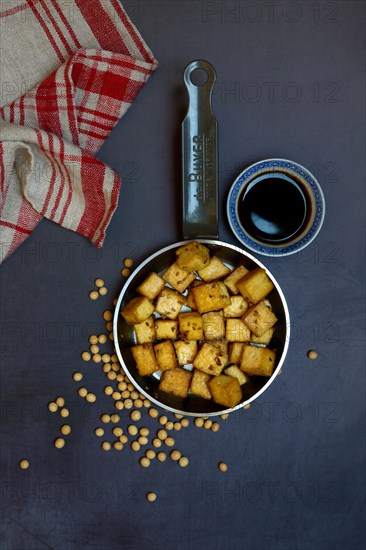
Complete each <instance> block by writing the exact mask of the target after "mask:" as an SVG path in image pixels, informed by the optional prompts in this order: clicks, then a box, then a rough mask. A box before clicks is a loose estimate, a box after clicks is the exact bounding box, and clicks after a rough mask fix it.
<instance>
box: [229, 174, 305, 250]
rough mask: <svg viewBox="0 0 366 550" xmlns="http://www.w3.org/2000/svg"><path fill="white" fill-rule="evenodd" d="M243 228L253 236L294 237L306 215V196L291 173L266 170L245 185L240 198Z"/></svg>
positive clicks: (268, 238)
mask: <svg viewBox="0 0 366 550" xmlns="http://www.w3.org/2000/svg"><path fill="white" fill-rule="evenodd" d="M238 215H239V219H240V223H241V225H242V227H243V229H244V230H245V231H246V232H247V233H248V234H249V235H251V236H252V237H254V238H256V239H258V240H261V241H265V242H269V243H276V242H281V241H285V240H287V239H290V238H291V237H293V236H294V235H295V234H296V233H297V232H298V231H299V229H300V228H301V226H302V225H303V223H304V221H305V217H306V198H305V195H304V192H303V190H302V189H301V187H300V185H299V184H298V183H297V182H296V181H294V180H292V179H290V178H289V177H288V176H286V175H284V174H281V173H275V172H271V173H270V174H264V175H262V176H260V177H258V178H256V179H255V180H253V181H252V182H250V183H249V185H248V186H247V187H246V188H245V189H244V191H243V193H242V196H241V197H240V198H239V202H238Z"/></svg>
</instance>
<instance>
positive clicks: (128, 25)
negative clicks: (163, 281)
mask: <svg viewBox="0 0 366 550" xmlns="http://www.w3.org/2000/svg"><path fill="white" fill-rule="evenodd" d="M156 67H157V61H156V59H155V58H154V56H153V54H152V52H151V51H150V49H149V48H148V47H147V45H146V44H145V42H144V41H143V39H142V37H141V36H140V34H139V33H138V31H137V29H136V28H135V27H134V25H133V24H132V22H131V21H130V19H129V18H128V17H127V14H126V13H125V11H124V9H123V7H122V5H121V4H120V2H119V0H27V1H25V0H13V1H4V2H1V4H0V78H1V82H0V83H1V93H0V132H1V134H0V262H1V261H2V260H4V259H5V258H7V257H8V256H9V255H10V254H11V253H12V252H13V251H14V250H15V249H16V248H17V247H18V246H19V245H20V244H21V243H22V242H23V241H24V240H25V239H26V238H27V237H28V236H29V235H30V233H31V232H32V231H33V229H34V228H35V226H36V225H37V224H38V222H39V221H40V220H41V219H42V217H46V218H48V219H50V220H52V221H54V222H56V223H58V224H60V225H62V226H63V227H66V228H68V229H72V230H73V231H77V232H78V233H80V234H82V235H84V236H86V237H88V238H89V239H90V240H91V241H92V242H93V243H94V244H95V245H96V246H97V247H100V246H102V244H103V241H104V238H105V232H106V229H107V227H108V224H109V222H110V220H111V217H112V215H113V213H114V211H115V209H116V207H117V202H118V195H119V190H120V177H119V175H118V174H117V173H116V172H114V171H113V170H112V169H111V168H109V167H108V166H106V165H105V164H104V163H102V162H101V161H100V160H98V159H96V158H95V156H94V154H95V153H96V152H97V151H98V149H99V148H100V147H101V145H102V143H103V142H104V140H105V139H106V138H107V137H108V135H109V133H110V132H111V130H112V129H113V127H114V126H115V124H116V123H117V122H118V120H119V119H120V118H121V117H122V116H123V115H124V113H125V112H126V111H127V109H128V108H129V107H130V105H131V104H132V102H133V101H134V99H135V98H136V96H137V95H138V93H139V91H140V89H141V88H142V87H143V86H144V84H145V83H146V82H147V80H148V79H149V77H150V75H151V74H152V73H153V72H154V70H155V69H156Z"/></svg>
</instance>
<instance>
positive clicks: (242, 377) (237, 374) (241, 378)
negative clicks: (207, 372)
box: [225, 365, 249, 386]
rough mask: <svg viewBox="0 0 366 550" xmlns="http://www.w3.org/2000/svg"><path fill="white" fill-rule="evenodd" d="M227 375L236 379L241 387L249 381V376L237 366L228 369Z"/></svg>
mask: <svg viewBox="0 0 366 550" xmlns="http://www.w3.org/2000/svg"><path fill="white" fill-rule="evenodd" d="M225 374H227V375H228V376H232V377H233V378H236V379H237V380H238V382H239V384H240V385H241V386H242V385H243V384H245V383H246V382H248V380H249V376H248V375H247V374H245V372H243V371H242V370H240V369H239V367H237V366H236V365H232V366H231V367H229V368H228V369H225Z"/></svg>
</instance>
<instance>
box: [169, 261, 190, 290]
mask: <svg viewBox="0 0 366 550" xmlns="http://www.w3.org/2000/svg"><path fill="white" fill-rule="evenodd" d="M195 278H196V276H195V274H194V273H191V272H188V271H183V269H181V268H180V267H179V265H178V264H177V262H174V264H173V265H171V266H170V267H169V269H167V271H166V272H165V273H164V275H163V279H164V280H165V281H166V282H167V283H169V284H170V285H171V286H172V287H173V288H175V290H178V292H184V291H185V290H186V288H188V287H189V285H190V284H191V283H192V282H193V281H194V280H195Z"/></svg>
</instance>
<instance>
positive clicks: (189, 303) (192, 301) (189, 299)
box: [187, 279, 204, 309]
mask: <svg viewBox="0 0 366 550" xmlns="http://www.w3.org/2000/svg"><path fill="white" fill-rule="evenodd" d="M203 284H204V282H203V281H201V280H200V279H195V280H194V281H193V283H192V284H191V286H190V289H189V290H188V294H187V306H188V307H190V308H191V309H197V304H196V301H195V299H194V296H193V290H192V289H193V288H195V287H196V286H201V285H203Z"/></svg>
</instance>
